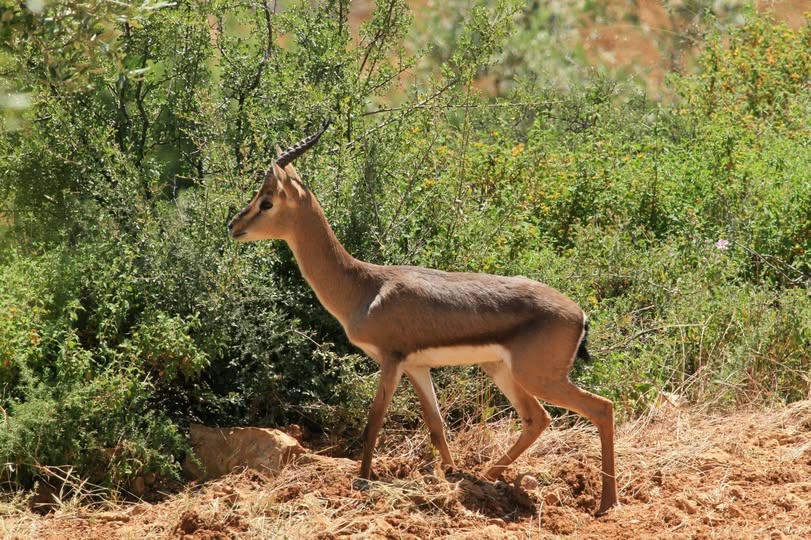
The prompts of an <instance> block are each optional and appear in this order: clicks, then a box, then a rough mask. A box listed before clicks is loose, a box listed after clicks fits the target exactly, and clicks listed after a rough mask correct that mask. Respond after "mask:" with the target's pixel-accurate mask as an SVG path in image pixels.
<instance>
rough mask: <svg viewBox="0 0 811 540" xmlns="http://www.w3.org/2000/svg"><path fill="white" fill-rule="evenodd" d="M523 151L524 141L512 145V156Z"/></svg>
mask: <svg viewBox="0 0 811 540" xmlns="http://www.w3.org/2000/svg"><path fill="white" fill-rule="evenodd" d="M523 151H524V143H518V144H516V145H515V146H513V156H517V155H518V154H520V153H521V152H523Z"/></svg>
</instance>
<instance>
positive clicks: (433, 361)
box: [403, 345, 511, 368]
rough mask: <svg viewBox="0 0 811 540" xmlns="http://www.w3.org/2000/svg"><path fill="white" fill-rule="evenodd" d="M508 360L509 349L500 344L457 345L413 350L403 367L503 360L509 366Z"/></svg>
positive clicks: (459, 364) (460, 364)
mask: <svg viewBox="0 0 811 540" xmlns="http://www.w3.org/2000/svg"><path fill="white" fill-rule="evenodd" d="M510 360H511V356H510V351H508V350H507V348H506V347H504V346H502V345H457V346H454V347H434V348H429V349H422V350H421V351H417V352H413V353H411V354H409V355H408V356H407V357H406V359H405V362H404V363H403V367H405V368H408V367H409V366H423V367H440V366H463V365H468V364H485V363H488V362H504V363H505V364H507V365H508V366H509V365H510Z"/></svg>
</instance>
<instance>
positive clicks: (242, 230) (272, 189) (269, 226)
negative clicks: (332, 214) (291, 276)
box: [228, 126, 326, 242]
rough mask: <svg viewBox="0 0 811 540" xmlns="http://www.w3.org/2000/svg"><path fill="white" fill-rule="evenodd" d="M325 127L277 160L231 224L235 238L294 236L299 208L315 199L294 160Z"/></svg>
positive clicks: (243, 240)
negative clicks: (295, 167) (293, 162)
mask: <svg viewBox="0 0 811 540" xmlns="http://www.w3.org/2000/svg"><path fill="white" fill-rule="evenodd" d="M325 130H326V126H325V127H324V128H323V129H322V130H321V131H319V132H318V133H316V134H315V135H313V136H311V137H308V138H307V139H304V140H303V141H301V142H299V143H298V144H297V145H295V146H293V147H292V148H290V149H288V150H287V151H285V152H284V153H283V154H281V155H280V156H279V157H278V158H277V159H276V161H274V162H273V164H272V165H271V167H270V169H269V170H268V172H267V173H266V174H265V179H264V182H262V186H261V187H260V188H259V191H257V192H256V195H254V197H253V199H252V200H251V202H250V203H248V206H246V207H245V208H243V209H242V210H241V211H240V212H239V213H238V214H237V215H236V216H234V218H233V219H232V220H231V223H229V224H228V234H230V235H231V238H233V239H234V240H237V241H239V242H250V241H252V240H267V239H271V238H277V239H282V240H284V239H287V238H290V236H291V235H292V233H293V232H294V230H295V227H296V216H297V210H298V209H299V207H300V206H302V205H305V204H310V202H311V196H310V193H309V192H308V191H307V189H306V188H305V187H304V186H303V185H302V183H301V178H300V177H299V175H298V173H297V172H296V169H294V168H293V165H292V161H293V160H294V159H296V158H297V157H299V156H300V155H301V154H303V153H304V152H305V151H306V150H307V149H308V148H310V147H311V146H313V145H314V144H315V143H316V142H318V139H319V138H320V137H321V135H322V134H323V133H324V131H325Z"/></svg>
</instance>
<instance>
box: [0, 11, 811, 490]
mask: <svg viewBox="0 0 811 540" xmlns="http://www.w3.org/2000/svg"><path fill="white" fill-rule="evenodd" d="M412 4H413V7H414V11H412V9H410V8H409V6H408V5H407V3H406V2H405V1H404V0H381V1H380V2H377V4H376V5H374V6H371V5H367V4H366V3H360V4H357V3H354V4H352V5H351V4H350V2H349V1H348V0H325V1H319V2H313V3H310V2H280V3H278V4H277V3H276V2H275V1H274V2H272V3H271V2H269V0H265V1H249V0H213V1H210V2H197V1H189V0H180V1H178V2H172V3H165V2H160V1H157V0H147V1H145V2H144V3H142V4H138V3H136V4H131V5H130V4H126V3H119V2H102V1H97V0H84V1H80V0H57V1H46V0H29V1H28V2H26V3H24V4H21V3H19V2H12V1H11V0H0V7H2V16H0V44H2V48H0V100H2V101H0V107H1V108H0V114H2V130H0V414H1V415H2V417H1V418H0V422H2V424H3V429H0V464H2V470H1V472H0V481H2V485H3V486H4V487H5V488H9V489H20V488H28V487H30V486H32V485H33V484H34V482H36V481H37V480H38V479H47V478H51V477H53V476H57V477H58V476H60V475H62V476H64V475H65V474H69V475H73V476H74V477H75V478H80V479H86V480H88V481H90V482H93V483H94V484H98V485H102V486H106V487H107V488H111V489H113V490H117V489H120V488H125V487H127V486H128V485H129V483H130V482H131V481H132V479H133V478H135V477H137V476H143V475H144V474H147V473H152V472H154V473H158V474H160V475H164V476H172V475H177V474H178V472H179V465H178V463H179V462H180V459H181V457H182V456H183V454H184V453H185V452H186V450H187V445H186V441H185V437H184V429H185V427H186V426H187V425H188V423H189V422H203V423H206V424H217V425H242V424H250V425H267V426H273V425H283V424H287V423H290V422H297V423H300V424H304V425H305V426H307V427H308V428H309V429H311V430H315V431H319V432H324V433H326V434H328V435H329V436H331V437H333V438H334V439H335V440H336V441H340V442H341V444H345V445H346V447H347V451H349V452H351V451H352V450H353V449H354V448H356V447H357V445H358V444H359V437H358V435H359V431H360V429H361V428H362V425H363V422H364V419H365V414H366V410H367V406H368V403H369V402H370V400H371V395H372V391H373V387H374V382H375V369H374V368H375V366H374V365H373V364H372V363H371V362H370V361H369V360H368V359H366V358H365V357H363V356H362V355H361V354H360V353H359V351H357V350H356V349H354V348H352V347H351V346H350V345H349V344H348V342H347V341H346V339H345V337H344V335H343V333H342V331H341V328H340V326H339V325H338V323H337V322H336V321H334V320H333V319H332V318H331V317H330V316H329V315H328V314H327V313H326V312H325V311H324V310H323V309H322V308H321V307H320V305H319V304H318V302H317V300H316V299H315V297H314V295H313V293H312V292H311V291H310V290H309V288H308V287H307V285H306V283H304V281H303V280H302V278H301V276H300V274H299V272H298V270H297V268H296V265H295V261H294V260H293V258H292V256H291V253H290V251H289V250H288V249H287V248H286V247H285V246H284V245H283V244H281V243H277V242H262V243H257V244H250V245H238V244H235V243H233V242H231V241H229V240H228V238H227V236H226V234H225V225H226V223H227V221H228V220H229V218H230V217H231V216H232V215H233V214H234V213H235V211H236V210H238V209H239V208H241V207H242V206H243V205H244V204H245V203H246V202H247V201H248V200H249V198H250V196H251V195H252V192H253V190H254V189H255V188H256V186H257V178H258V176H259V175H260V174H261V173H262V171H263V170H264V169H265V168H266V167H267V166H268V164H269V161H270V159H272V157H273V156H274V155H275V147H276V145H277V144H278V145H280V146H286V145H288V144H291V143H293V142H294V141H296V140H297V139H299V138H301V137H302V136H304V135H307V134H309V133H311V132H312V131H313V130H314V129H315V128H316V127H317V126H320V125H321V123H322V122H323V121H324V120H325V119H327V118H332V119H334V124H333V127H332V128H331V129H330V130H329V131H328V132H327V133H326V134H325V135H324V137H323V139H322V141H321V142H320V144H319V146H318V147H317V148H315V149H313V150H312V151H310V152H309V153H308V154H307V155H306V156H305V157H303V158H302V159H301V160H300V163H299V164H298V168H299V170H300V171H301V172H302V174H303V176H304V178H305V181H306V182H307V183H308V185H309V186H310V188H311V189H312V190H313V191H314V192H315V193H316V194H317V196H318V197H319V199H320V201H321V202H322V205H323V206H324V208H325V210H326V212H327V214H328V218H329V220H330V222H331V223H332V225H333V227H334V229H335V230H336V233H337V235H338V236H339V238H340V239H341V240H342V242H343V243H344V244H345V245H346V247H347V249H348V250H349V251H350V252H351V253H353V254H354V255H355V256H357V257H359V258H361V259H364V260H368V261H372V262H375V263H380V264H417V265H426V266H432V267H438V268H442V269H445V270H459V271H481V272H491V273H500V274H506V275H515V274H522V275H525V276H528V277H531V278H534V279H538V280H541V281H544V282H546V283H548V284H550V285H552V286H555V287H557V288H559V289H561V290H562V291H564V292H565V293H566V294H568V295H569V296H571V297H572V298H574V299H575V300H577V301H578V302H579V303H580V304H581V305H582V306H584V308H585V309H586V310H587V311H588V312H589V314H590V317H591V321H592V333H591V336H590V339H591V349H592V355H593V357H594V361H593V363H590V364H584V365H578V366H577V369H576V373H575V374H574V376H575V377H576V379H577V380H578V382H579V383H580V384H582V385H584V386H585V387H587V388H589V389H591V390H592V391H595V392H597V393H600V394H602V395H604V396H606V397H610V398H611V399H613V400H614V402H615V404H616V406H617V410H618V416H619V418H620V419H622V418H628V417H632V416H634V415H635V414H638V413H639V412H641V411H644V410H645V409H646V408H647V407H648V406H649V405H650V403H651V402H652V401H653V400H655V399H656V398H657V396H658V395H659V393H660V392H661V391H669V392H677V393H679V394H681V395H683V396H684V397H685V398H687V399H689V400H693V401H698V402H704V403H707V404H709V405H710V406H712V407H717V408H733V407H739V406H741V405H744V404H753V403H754V404H765V405H768V404H772V403H775V402H789V401H793V400H798V399H807V398H809V394H811V379H810V378H809V368H811V295H809V286H810V285H811V178H809V171H811V122H809V118H811V86H810V84H811V81H810V80H809V73H811V26H809V21H808V19H807V18H806V19H802V18H800V19H799V20H798V19H796V18H795V19H793V20H792V26H787V25H786V24H784V23H781V22H777V21H776V20H775V19H774V18H773V17H772V16H771V15H769V14H768V13H767V14H763V13H761V12H759V11H758V10H755V9H751V8H747V7H746V6H745V5H744V4H743V3H735V2H720V3H719V2H704V1H700V0H693V1H689V2H672V3H669V4H667V9H664V8H661V9H659V10H658V11H656V10H654V11H653V12H652V11H650V10H648V11H643V10H642V9H641V8H640V7H639V6H636V4H635V6H636V7H634V8H629V7H628V6H627V5H626V4H625V3H623V2H607V3H601V2H589V1H581V2H573V3H572V2H554V1H553V2H532V1H531V2H528V3H527V4H526V5H524V4H520V3H517V2H493V3H488V2H481V3H473V4H471V3H469V2H466V1H465V2H462V1H459V0H454V1H451V2H442V3H441V5H439V3H438V4H431V3H428V4H425V3H423V2H413V3H412ZM372 8H373V9H372ZM414 12H416V13H418V15H419V16H418V17H416V18H415V17H414V15H413V14H412V13H414ZM651 13H658V14H659V15H662V14H663V15H662V16H664V17H665V20H666V21H667V24H668V25H669V26H667V28H666V29H665V31H661V30H662V28H661V27H660V28H659V30H656V31H651V30H650V29H651V26H650V23H651V21H649V20H647V19H646V17H649V16H650V14H651ZM361 21H362V23H361ZM660 22H661V21H660ZM611 29H613V33H611V32H612V30H611ZM617 33H619V34H621V35H622V36H624V38H623V39H621V40H619V41H618V42H617V43H613V44H612V43H608V41H610V38H611V36H616V35H617ZM611 39H615V38H611ZM640 40H641V41H644V40H648V41H649V42H650V43H651V44H652V45H651V46H648V47H641V48H638V49H637V48H635V45H634V43H640V42H641V41H640ZM634 50H640V51H645V53H644V54H645V55H647V56H646V57H644V58H641V59H639V58H636V57H635V56H634V55H633V54H631V51H634ZM640 66H642V67H641V69H640ZM437 383H438V386H439V388H438V393H439V399H440V404H441V408H442V410H443V411H444V413H445V415H446V418H447V419H448V422H449V423H450V425H451V427H452V428H453V427H457V426H459V425H462V424H464V423H467V422H484V421H488V420H491V419H494V418H497V417H500V416H503V415H509V414H510V412H509V407H507V404H506V402H505V401H504V399H503V397H502V396H500V394H499V393H498V392H497V391H496V390H495V389H494V388H493V387H492V386H491V384H490V382H489V381H488V380H487V378H486V377H482V376H481V374H480V372H479V371H478V370H477V369H476V368H473V367H470V368H452V369H451V368H449V369H443V370H439V374H438V377H437ZM414 400H415V398H414V397H413V395H411V390H410V388H408V386H407V385H403V387H402V388H401V390H400V392H398V395H397V397H396V402H395V404H394V406H393V409H392V411H391V413H390V422H392V423H394V425H398V426H402V427H403V428H405V429H417V428H418V426H419V425H420V422H419V414H418V412H416V411H415V408H414V407H413V403H414V402H415V401H414ZM384 437H385V434H384Z"/></svg>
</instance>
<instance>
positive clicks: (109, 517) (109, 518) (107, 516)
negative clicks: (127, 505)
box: [93, 512, 130, 523]
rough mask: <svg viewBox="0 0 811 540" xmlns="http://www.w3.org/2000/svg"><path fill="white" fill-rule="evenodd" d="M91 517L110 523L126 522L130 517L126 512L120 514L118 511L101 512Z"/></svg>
mask: <svg viewBox="0 0 811 540" xmlns="http://www.w3.org/2000/svg"><path fill="white" fill-rule="evenodd" d="M93 517H94V518H96V519H97V520H99V521H101V522H103V523H111V522H115V521H119V522H122V523H126V522H127V521H129V520H130V517H129V516H128V515H127V514H122V513H120V512H102V513H100V514H96V515H95V516H93Z"/></svg>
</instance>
